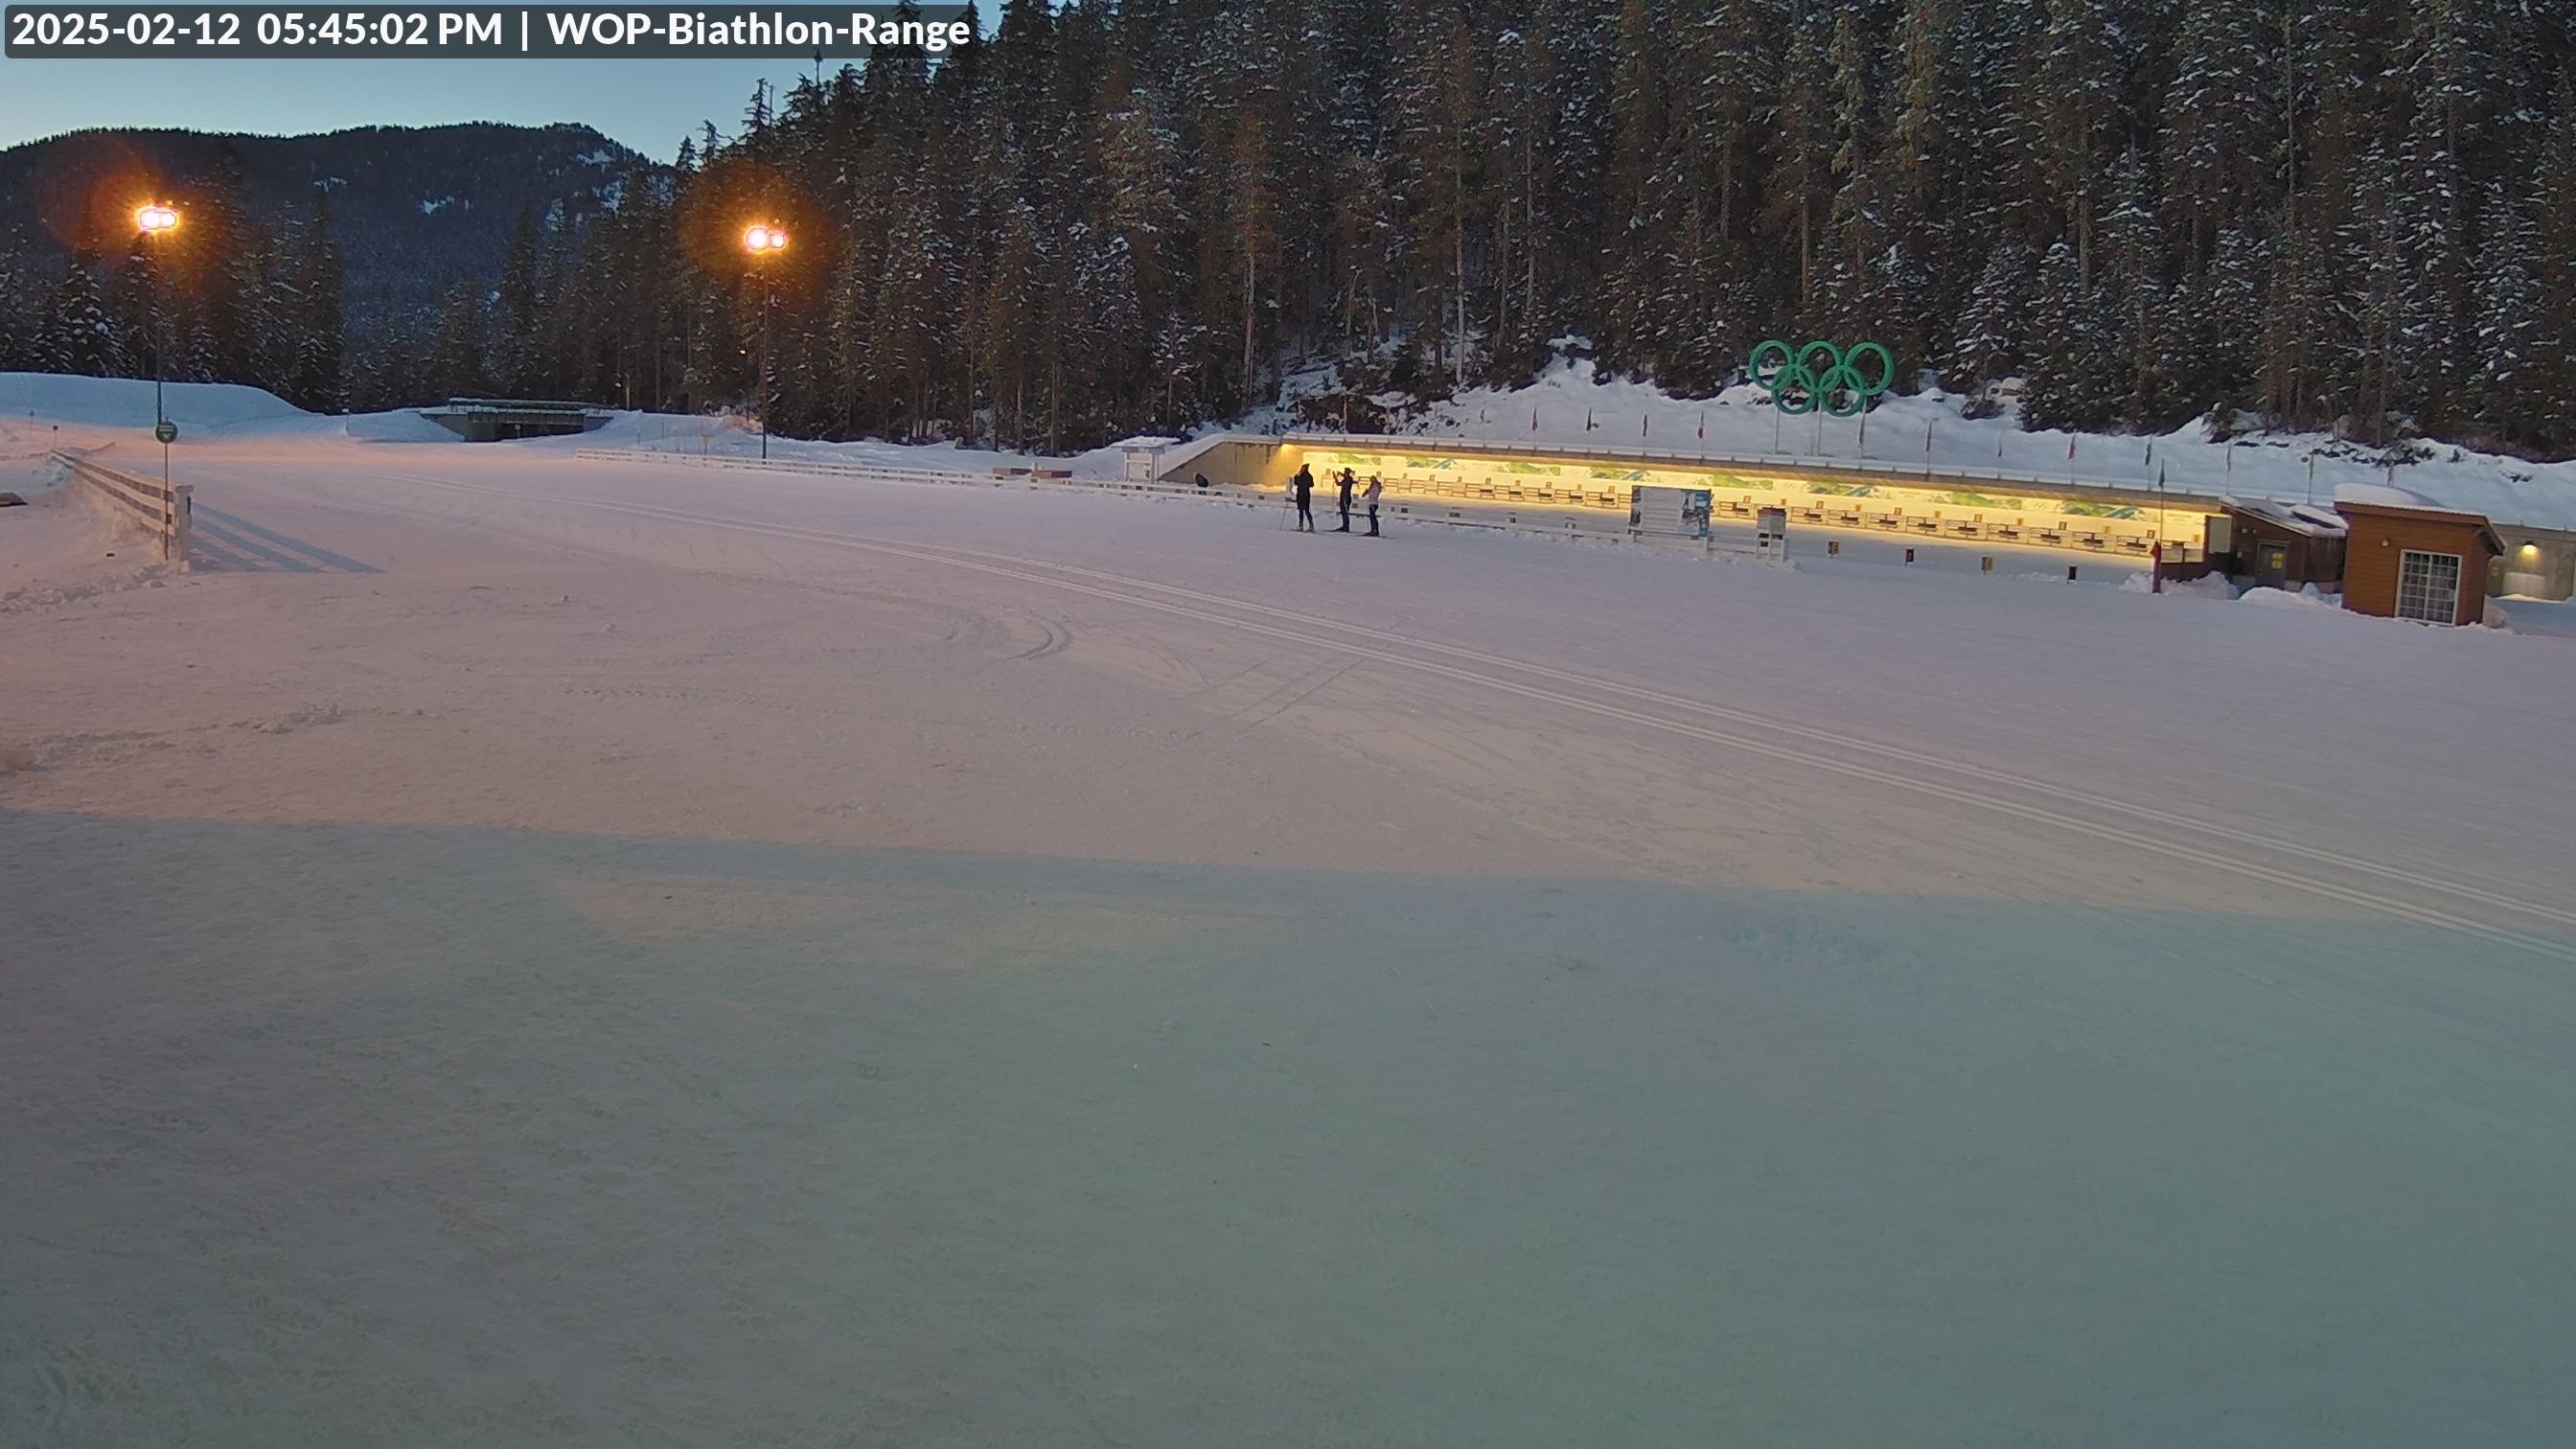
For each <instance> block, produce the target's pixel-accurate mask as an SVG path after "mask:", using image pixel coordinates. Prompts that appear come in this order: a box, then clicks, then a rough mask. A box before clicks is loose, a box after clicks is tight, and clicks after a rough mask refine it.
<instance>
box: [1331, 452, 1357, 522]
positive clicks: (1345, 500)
mask: <svg viewBox="0 0 2576 1449" xmlns="http://www.w3.org/2000/svg"><path fill="white" fill-rule="evenodd" d="M1359 485H1360V479H1359V475H1358V474H1356V473H1354V472H1352V471H1351V470H1350V469H1348V468H1344V469H1343V470H1342V476H1341V477H1339V478H1336V479H1334V480H1333V486H1334V487H1335V488H1337V489H1339V490H1341V495H1342V526H1341V527H1339V528H1336V529H1334V530H1333V532H1335V533H1348V532H1350V531H1351V490H1352V489H1354V488H1357V487H1358V486H1359Z"/></svg>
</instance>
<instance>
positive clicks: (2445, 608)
mask: <svg viewBox="0 0 2576 1449" xmlns="http://www.w3.org/2000/svg"><path fill="white" fill-rule="evenodd" d="M2397 617H2398V618H2401V619H2421V620H2423V621H2424V622H2425V623H2427V624H2456V623H2458V622H2459V621H2460V556H2459V555H2458V554H2455V553H2417V552H2416V551H2415V550H2413V549H2411V548H2410V549H2408V550H2406V552H2405V554H2404V556H2402V557H2401V558H2399V559H2398V561H2397Z"/></svg>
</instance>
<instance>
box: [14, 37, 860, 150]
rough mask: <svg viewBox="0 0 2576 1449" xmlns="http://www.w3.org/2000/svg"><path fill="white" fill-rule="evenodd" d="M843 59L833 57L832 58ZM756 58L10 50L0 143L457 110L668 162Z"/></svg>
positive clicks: (739, 101) (289, 131)
mask: <svg viewBox="0 0 2576 1449" xmlns="http://www.w3.org/2000/svg"><path fill="white" fill-rule="evenodd" d="M827 64H828V65H831V66H837V65H839V64H840V62H837V61H834V62H828V63H827ZM812 69H813V67H812V65H811V64H810V63H808V64H803V65H800V64H798V63H796V62H794V61H777V60H770V61H762V60H492V61H480V60H217V61H197V60H7V59H0V147H8V146H14V145H17V144H18V143H19V142H21V141H32V140H34V139H36V138H38V137H40V136H50V135H54V134H56V133H57V132H61V131H78V130H86V129H89V128H91V127H94V126H176V127H183V128H186V129H189V130H196V131H248V132H252V133H255V134H261V135H296V134H300V133H303V132H307V131H336V130H341V129H343V128H345V127H349V126H402V125H409V126H425V125H440V124H444V123H447V122H452V121H507V122H514V123H518V124H522V125H544V124H547V123H549V122H553V121H577V122H581V123H583V124H586V125H590V126H594V127H596V128H598V129H599V130H601V131H603V132H605V133H607V134H608V135H609V136H610V137H612V138H614V139H616V140H619V141H623V142H625V143H626V144H627V145H629V146H632V147H634V148H635V149H636V150H638V151H641V152H643V153H644V154H645V155H647V156H651V157H653V158H655V159H656V160H662V161H668V160H670V159H671V156H672V153H673V152H675V151H677V150H678V149H679V145H680V138H681V137H682V136H684V135H688V134H690V133H692V132H694V131H695V130H696V129H697V128H698V124H699V123H700V122H701V121H709V120H711V121H714V122H715V123H716V128H717V129H718V130H720V131H723V132H725V133H726V134H728V135H730V134H732V133H733V132H734V131H735V130H736V129H737V128H738V127H739V126H740V124H741V120H742V113H743V109H744V107H745V106H746V105H747V104H748V103H749V101H750V99H751V88H752V83H753V82H754V81H756V80H758V79H760V78H761V77H763V76H766V77H768V78H769V79H770V80H771V81H772V82H773V83H775V84H776V85H777V86H778V87H779V88H780V90H781V91H782V92H783V91H784V90H785V89H786V87H787V86H788V85H790V84H791V83H793V81H794V80H795V78H796V77H797V76H799V75H804V74H808V73H810V72H811V71H812Z"/></svg>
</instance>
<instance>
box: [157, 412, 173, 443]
mask: <svg viewBox="0 0 2576 1449" xmlns="http://www.w3.org/2000/svg"><path fill="white" fill-rule="evenodd" d="M152 436H154V437H156V438H159V439H160V440H161V441H162V442H165V443H166V442H169V441H170V440H171V439H173V438H176V437H177V436H179V425H178V424H177V423H174V422H171V421H169V420H168V419H166V418H165V419H163V420H162V421H160V422H157V423H154V424H153V425H152Z"/></svg>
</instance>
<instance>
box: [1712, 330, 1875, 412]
mask: <svg viewBox="0 0 2576 1449" xmlns="http://www.w3.org/2000/svg"><path fill="white" fill-rule="evenodd" d="M1863 356H1871V357H1875V358H1877V359H1878V378H1877V380H1876V381H1871V380H1869V379H1867V378H1864V377H1862V376H1861V375H1860V369H1859V368H1858V367H1857V366H1854V364H1856V363H1858V362H1859V361H1860V360H1861V358H1862V357H1863ZM1813 359H1821V361H1820V362H1819V361H1815V360H1813ZM1746 370H1747V371H1748V372H1750V373H1751V374H1752V376H1753V382H1754V385H1755V386H1757V387H1759V388H1761V389H1762V390H1763V391H1765V392H1767V393H1769V394H1771V405H1772V406H1773V407H1776V408H1778V409H1779V410H1780V411H1782V412H1784V413H1787V414H1788V415H1789V416H1791V417H1802V416H1804V415H1806V414H1808V413H1811V412H1814V411H1815V410H1816V409H1817V408H1819V407H1821V408H1823V409H1824V410H1825V411H1826V412H1828V413H1830V414H1832V415H1833V416H1835V417H1838V418H1848V417H1856V416H1858V415H1859V414H1860V413H1861V412H1862V411H1863V410H1864V409H1866V408H1867V407H1868V406H1869V404H1870V400H1871V399H1872V398H1875V397H1877V396H1878V395H1879V394H1881V393H1883V392H1885V391H1887V386H1888V384H1889V383H1892V382H1894V381H1896V359H1895V358H1894V357H1893V356H1891V355H1889V353H1888V350H1887V349H1886V348H1884V347H1882V346H1880V345H1879V344H1877V343H1875V342H1863V343H1861V344H1859V345H1858V346H1855V347H1854V348H1852V350H1851V351H1850V352H1849V353H1845V352H1844V351H1843V350H1842V349H1841V348H1839V347H1836V346H1835V345H1834V344H1832V343H1830V342H1827V341H1826V340H1824V339H1823V338H1821V337H1819V338H1817V339H1816V340H1815V341H1813V342H1810V343H1808V344H1807V345H1806V346H1804V347H1800V348H1796V349H1794V350H1793V349H1792V348H1791V347H1790V346H1789V344H1788V343H1786V342H1783V341H1781V340H1780V339H1778V338H1776V337H1773V338H1766V339H1764V340H1763V341H1761V342H1758V343H1755V344H1754V347H1753V356H1752V359H1751V361H1750V362H1749V363H1748V364H1747V368H1746Z"/></svg>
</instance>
